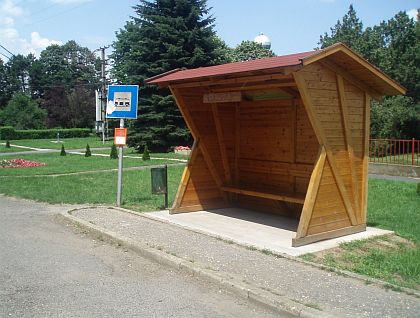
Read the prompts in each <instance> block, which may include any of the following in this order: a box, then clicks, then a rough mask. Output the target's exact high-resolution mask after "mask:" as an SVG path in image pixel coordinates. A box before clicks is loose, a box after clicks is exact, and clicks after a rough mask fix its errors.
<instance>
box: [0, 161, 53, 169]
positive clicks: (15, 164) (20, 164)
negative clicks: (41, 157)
mask: <svg viewBox="0 0 420 318" xmlns="http://www.w3.org/2000/svg"><path fill="white" fill-rule="evenodd" d="M39 166H45V163H43V162H35V161H29V160H25V159H12V160H1V161H0V167H1V168H28V167H39Z"/></svg>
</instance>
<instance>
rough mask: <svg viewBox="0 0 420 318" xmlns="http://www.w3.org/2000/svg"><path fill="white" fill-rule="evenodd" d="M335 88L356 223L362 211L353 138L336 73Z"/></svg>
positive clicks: (359, 220)
mask: <svg viewBox="0 0 420 318" xmlns="http://www.w3.org/2000/svg"><path fill="white" fill-rule="evenodd" d="M337 90H338V96H339V101H340V103H339V104H340V107H341V115H342V117H341V118H342V121H343V127H344V139H345V145H346V147H347V152H348V155H349V161H350V171H351V181H352V189H353V201H354V202H353V208H354V210H355V212H356V219H357V223H358V224H361V223H362V220H361V217H362V213H361V210H360V200H359V186H358V180H357V174H356V164H355V160H354V149H353V138H352V136H351V130H350V119H349V115H348V105H347V101H346V95H345V91H344V80H343V77H342V76H341V75H338V74H337Z"/></svg>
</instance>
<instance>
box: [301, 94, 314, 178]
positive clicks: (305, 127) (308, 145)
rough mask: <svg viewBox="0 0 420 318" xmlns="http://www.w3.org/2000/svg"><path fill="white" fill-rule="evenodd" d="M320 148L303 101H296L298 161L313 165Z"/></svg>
mask: <svg viewBox="0 0 420 318" xmlns="http://www.w3.org/2000/svg"><path fill="white" fill-rule="evenodd" d="M318 149H319V143H318V140H317V139H316V136H315V133H314V130H313V129H312V125H311V122H310V121H309V118H308V115H307V113H306V110H305V107H304V106H303V104H302V101H300V100H298V101H297V102H296V162H298V163H308V164H312V165H313V163H314V162H315V159H316V155H317V153H318ZM308 183H309V181H308Z"/></svg>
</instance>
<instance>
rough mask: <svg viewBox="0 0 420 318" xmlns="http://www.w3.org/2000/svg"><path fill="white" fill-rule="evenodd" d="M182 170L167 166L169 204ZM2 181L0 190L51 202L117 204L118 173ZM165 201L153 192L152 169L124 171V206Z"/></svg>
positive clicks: (154, 206)
mask: <svg viewBox="0 0 420 318" xmlns="http://www.w3.org/2000/svg"><path fill="white" fill-rule="evenodd" d="M4 170H6V169H4ZM7 170H12V169H7ZM25 170H26V169H25ZM182 171H183V167H178V166H177V167H173V166H172V167H171V166H169V167H168V187H169V202H170V204H172V202H173V200H174V197H175V194H176V191H177V189H178V183H179V180H180V178H181V174H182ZM1 181H2V182H0V193H4V194H6V195H10V196H16V197H21V198H26V199H31V200H35V201H41V202H49V203H69V204H76V203H82V204H83V203H91V204H108V205H115V201H116V195H117V194H116V191H117V172H103V173H91V174H83V175H72V176H59V177H37V178H24V179H22V178H13V177H7V178H2V179H1ZM163 204H164V197H163V195H152V194H151V184H150V170H149V169H147V170H138V171H126V172H124V174H123V200H122V205H123V206H124V207H126V208H131V209H133V210H136V211H153V210H160V209H162V207H163Z"/></svg>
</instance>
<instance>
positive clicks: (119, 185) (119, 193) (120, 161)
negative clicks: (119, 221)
mask: <svg viewBox="0 0 420 318" xmlns="http://www.w3.org/2000/svg"><path fill="white" fill-rule="evenodd" d="M120 128H124V119H123V118H121V119H120ZM123 147H124V146H121V145H120V146H118V182H117V206H118V207H120V206H121V196H122V168H123Z"/></svg>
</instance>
